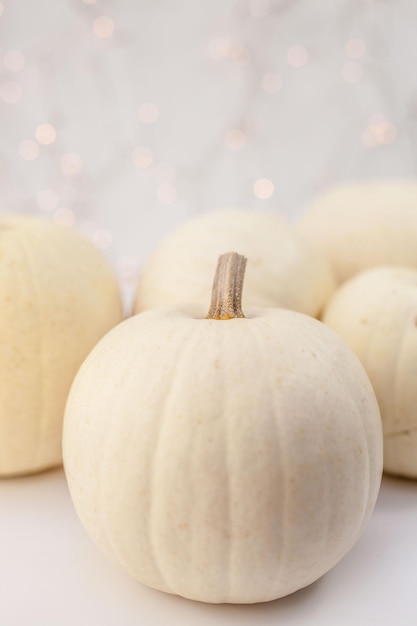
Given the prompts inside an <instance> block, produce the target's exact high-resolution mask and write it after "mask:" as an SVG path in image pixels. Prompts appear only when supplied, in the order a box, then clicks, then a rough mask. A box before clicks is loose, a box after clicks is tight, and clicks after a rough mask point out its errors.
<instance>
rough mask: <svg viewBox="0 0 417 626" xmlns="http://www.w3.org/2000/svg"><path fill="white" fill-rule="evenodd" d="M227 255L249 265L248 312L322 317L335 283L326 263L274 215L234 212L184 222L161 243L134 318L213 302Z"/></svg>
mask: <svg viewBox="0 0 417 626" xmlns="http://www.w3.org/2000/svg"><path fill="white" fill-rule="evenodd" d="M224 250H240V251H241V252H242V254H244V255H245V256H246V257H247V258H248V260H249V263H248V270H247V276H246V279H245V294H244V306H246V305H254V306H262V307H284V308H288V309H293V310H295V311H301V312H302V313H307V314H308V315H312V316H317V315H318V314H319V313H320V312H321V310H322V308H323V306H324V304H325V302H327V300H328V298H329V296H330V294H331V293H332V291H333V289H334V287H335V283H334V279H333V276H332V274H331V272H330V269H329V266H328V264H327V262H326V261H325V260H324V258H323V257H322V255H321V254H320V253H318V252H317V251H314V250H313V249H312V247H311V245H310V244H309V243H307V242H306V241H304V240H303V239H302V238H301V237H300V236H299V234H297V232H296V231H295V228H293V227H292V226H290V225H289V224H286V223H285V222H284V221H283V220H281V219H280V218H279V217H278V216H277V215H274V214H272V213H258V212H256V211H248V210H229V211H216V212H212V213H207V214H204V215H201V216H199V217H196V218H194V219H191V220H189V221H187V222H185V223H184V224H183V225H182V226H180V227H179V228H178V229H177V230H175V231H174V232H172V233H171V234H170V235H168V237H167V238H166V239H165V240H164V241H162V243H161V244H160V246H159V247H158V248H157V250H156V251H155V252H154V254H153V255H152V256H151V258H150V259H149V261H148V263H147V264H146V266H145V268H144V270H143V272H142V275H141V276H140V281H139V286H138V290H137V296H136V303H135V307H134V311H135V313H139V312H140V311H144V310H146V309H150V308H152V307H154V306H159V305H162V304H174V303H179V302H186V301H187V302H201V303H202V304H204V305H206V303H207V302H209V300H210V294H211V286H212V280H213V266H215V264H216V262H217V259H218V257H219V255H220V254H222V252H223V251H224Z"/></svg>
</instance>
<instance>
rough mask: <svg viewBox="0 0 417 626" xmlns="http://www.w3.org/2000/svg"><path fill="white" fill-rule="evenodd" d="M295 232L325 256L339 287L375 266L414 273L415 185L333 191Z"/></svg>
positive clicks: (370, 185)
mask: <svg viewBox="0 0 417 626" xmlns="http://www.w3.org/2000/svg"><path fill="white" fill-rule="evenodd" d="M298 227H299V230H300V232H301V233H302V234H303V235H304V236H305V237H306V238H307V239H308V240H309V241H310V242H311V244H312V245H314V246H315V247H316V248H317V249H319V250H320V251H322V252H323V253H324V254H325V255H326V257H327V259H328V260H329V262H330V264H331V267H332V269H333V270H334V274H335V276H336V279H337V280H338V282H343V281H345V280H347V279H348V278H350V277H352V276H353V275H354V274H356V273H358V272H360V271H362V270H365V269H368V268H371V267H375V266H378V265H400V266H401V265H408V266H411V267H416V268H417V182H413V181H391V182H390V181H381V182H376V181H374V182H372V181H371V182H363V183H358V184H351V185H348V184H345V185H338V186H335V187H333V188H331V189H329V191H327V192H326V193H324V194H323V195H321V196H319V197H318V198H317V199H316V200H315V201H314V202H313V204H312V205H311V206H310V207H309V208H308V209H307V211H306V213H305V214H304V215H303V216H302V218H301V220H300V222H299V224H298Z"/></svg>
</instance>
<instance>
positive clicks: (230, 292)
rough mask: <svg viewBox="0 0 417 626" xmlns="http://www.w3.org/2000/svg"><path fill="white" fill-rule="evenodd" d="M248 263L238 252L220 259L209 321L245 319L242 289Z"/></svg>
mask: <svg viewBox="0 0 417 626" xmlns="http://www.w3.org/2000/svg"><path fill="white" fill-rule="evenodd" d="M246 261H247V259H246V258H245V257H244V256H242V255H241V254H237V252H227V253H226V254H222V255H221V256H220V257H219V260H218V262H217V268H216V275H215V276H214V282H213V291H212V294H211V305H210V310H209V312H208V314H207V319H211V320H230V319H233V318H234V317H245V316H244V315H243V311H242V287H243V279H244V276H245V268H246Z"/></svg>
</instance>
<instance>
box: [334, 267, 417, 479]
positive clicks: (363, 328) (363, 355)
mask: <svg viewBox="0 0 417 626" xmlns="http://www.w3.org/2000/svg"><path fill="white" fill-rule="evenodd" d="M323 321H324V322H325V323H326V324H328V325H329V326H331V327H332V328H333V329H334V330H336V331H337V332H338V333H339V334H340V335H341V337H343V339H344V340H345V341H346V343H347V344H348V345H349V346H350V347H351V348H352V349H353V350H354V351H355V352H356V354H357V355H358V357H359V359H360V360H361V361H362V364H363V365H364V367H365V369H366V371H367V373H368V375H369V378H370V380H371V382H372V384H373V387H374V390H375V393H376V397H377V399H378V402H379V407H380V411H381V417H382V423H383V431H384V469H385V471H386V472H388V473H390V474H397V475H400V476H407V477H410V478H417V383H416V381H417V270H414V269H410V268H396V267H384V268H374V269H372V270H368V271H366V272H362V273H361V274H358V275H357V276H355V277H354V278H352V279H351V280H350V281H348V282H346V283H345V284H344V285H342V286H341V287H340V288H339V289H338V290H337V291H336V293H335V294H334V296H333V298H332V299H331V300H330V302H329V304H328V306H327V308H326V310H325V313H324V316H323Z"/></svg>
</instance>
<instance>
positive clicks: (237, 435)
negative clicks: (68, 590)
mask: <svg viewBox="0 0 417 626" xmlns="http://www.w3.org/2000/svg"><path fill="white" fill-rule="evenodd" d="M225 258H226V259H227V262H226V266H225V265H224V263H225ZM236 258H237V255H236V256H233V255H232V256H229V255H225V257H223V258H222V264H223V265H222V266H221V267H222V269H221V271H220V272H218V275H217V276H218V279H217V283H216V284H217V285H219V284H220V283H221V289H220V290H219V289H217V290H216V289H215V290H214V294H213V306H212V307H211V309H210V313H209V316H208V317H209V318H208V319H207V318H206V317H205V313H206V310H205V309H204V307H202V306H201V305H184V306H166V307H160V308H157V309H154V310H150V311H147V312H145V313H142V314H140V315H137V316H134V317H132V318H130V319H129V320H127V321H125V322H123V323H122V324H120V325H119V326H118V327H116V328H115V329H113V330H112V331H111V332H110V333H109V334H108V335H107V336H106V337H104V338H103V339H102V340H101V341H100V342H99V344H98V345H97V346H96V348H95V349H94V350H93V351H92V353H91V354H90V355H89V357H88V358H87V360H86V361H85V363H84V364H83V366H82V367H81V369H80V371H79V373H78V374H77V377H76V379H75V381H74V385H73V387H72V390H71V393H70V397H69V400H68V404H67V409H66V416H65V422H64V467H65V471H66V475H67V479H68V484H69V488H70V492H71V495H72V498H73V501H74V504H75V508H76V510H77V512H78V514H79V516H80V518H81V521H82V522H83V524H84V526H85V527H86V529H87V531H88V533H89V534H90V535H91V537H92V538H93V540H94V541H95V542H96V543H97V545H98V546H99V547H100V548H101V549H102V550H103V551H104V552H105V553H106V554H107V555H108V556H109V557H110V558H111V559H112V560H113V561H114V562H116V563H118V564H119V565H121V566H122V567H123V568H125V569H126V570H127V571H128V572H129V573H130V574H131V575H132V576H133V577H134V578H136V579H138V580H139V581H141V582H143V583H145V584H146V585H149V586H151V587H154V588H156V589H160V590H163V591H166V592H168V593H173V594H179V595H181V596H185V597H187V598H191V599H194V600H200V601H205V602H213V603H220V602H231V603H253V602H262V601H267V600H272V599H275V598H278V597H280V596H284V595H286V594H289V593H291V592H293V591H295V590H297V589H299V588H301V587H304V586H305V585H308V584H309V583H311V582H313V581H314V580H316V579H317V578H318V577H319V576H321V575H322V574H324V573H325V572H327V571H328V570H329V569H330V568H331V567H332V566H333V565H335V563H337V562H338V561H339V559H341V558H342V557H343V555H344V554H346V552H347V551H348V550H349V549H350V548H351V547H352V546H353V544H354V543H355V542H356V540H357V539H358V537H359V535H360V534H361V532H362V530H363V528H364V525H365V523H366V521H367V519H368V517H369V515H370V513H371V511H372V509H373V507H374V503H375V500H376V497H377V493H378V489H379V485H380V479H381V471H382V432H381V423H380V416H379V412H378V406H377V403H376V399H375V396H374V393H373V390H372V388H371V385H370V383H369V380H368V378H367V376H366V374H365V372H364V370H363V368H362V366H361V365H360V363H359V361H358V360H357V358H356V357H355V356H354V354H353V353H352V352H351V351H350V350H349V349H348V348H347V347H346V345H345V344H344V343H343V342H342V341H341V339H339V337H338V336H337V335H336V334H335V333H333V331H331V330H330V329H328V328H327V327H326V326H324V325H323V324H322V323H321V322H319V321H317V320H315V319H313V318H311V317H308V316H305V315H303V314H300V313H296V312H293V311H288V310H283V309H282V310H277V309H254V308H248V311H247V318H242V317H240V315H241V312H240V302H239V300H240V293H241V278H239V276H241V275H242V274H241V270H239V269H237V270H236V267H234V263H236ZM231 259H232V260H231ZM233 259H234V260H233ZM239 263H241V261H240V260H238V261H237V265H239ZM227 264H229V265H227ZM222 272H223V273H224V275H223V278H222ZM219 277H220V279H219ZM219 280H220V282H219Z"/></svg>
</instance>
